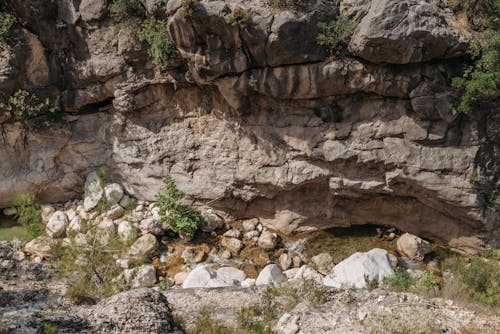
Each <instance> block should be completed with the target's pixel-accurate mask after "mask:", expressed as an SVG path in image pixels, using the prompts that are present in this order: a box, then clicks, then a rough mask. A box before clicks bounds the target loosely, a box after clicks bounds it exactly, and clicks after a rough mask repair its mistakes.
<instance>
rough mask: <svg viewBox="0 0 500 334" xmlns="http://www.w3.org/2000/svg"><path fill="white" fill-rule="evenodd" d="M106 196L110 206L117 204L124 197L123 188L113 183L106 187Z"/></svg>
mask: <svg viewBox="0 0 500 334" xmlns="http://www.w3.org/2000/svg"><path fill="white" fill-rule="evenodd" d="M104 194H105V195H106V202H107V203H108V204H110V205H113V204H117V203H118V202H120V200H121V199H122V197H123V188H122V186H121V185H119V184H118V183H111V184H108V185H107V186H106V187H104Z"/></svg>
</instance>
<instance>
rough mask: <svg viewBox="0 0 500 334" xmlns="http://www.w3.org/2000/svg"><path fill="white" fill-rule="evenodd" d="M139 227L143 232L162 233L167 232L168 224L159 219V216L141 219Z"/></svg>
mask: <svg viewBox="0 0 500 334" xmlns="http://www.w3.org/2000/svg"><path fill="white" fill-rule="evenodd" d="M139 227H140V229H141V231H142V232H143V233H151V234H154V235H162V234H163V233H165V231H166V230H167V227H168V226H166V225H165V224H163V223H162V222H161V220H159V219H157V218H152V217H150V218H146V219H143V220H141V223H140V225H139Z"/></svg>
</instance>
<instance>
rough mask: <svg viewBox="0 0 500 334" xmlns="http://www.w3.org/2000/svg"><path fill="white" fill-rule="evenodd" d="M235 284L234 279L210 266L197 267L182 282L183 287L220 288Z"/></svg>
mask: <svg viewBox="0 0 500 334" xmlns="http://www.w3.org/2000/svg"><path fill="white" fill-rule="evenodd" d="M233 285H235V284H234V280H233V279H231V278H229V277H227V276H226V275H224V274H223V273H222V272H218V271H215V270H213V269H211V268H210V267H208V266H199V267H196V268H195V269H194V270H193V271H191V272H190V273H189V275H188V276H187V277H186V279H185V280H184V282H183V283H182V287H183V288H219V287H225V286H233Z"/></svg>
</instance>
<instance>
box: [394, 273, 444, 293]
mask: <svg viewBox="0 0 500 334" xmlns="http://www.w3.org/2000/svg"><path fill="white" fill-rule="evenodd" d="M384 284H386V285H387V286H388V287H389V288H390V289H392V290H395V291H400V292H402V291H411V292H415V293H419V294H424V295H425V294H428V293H429V292H431V291H434V289H435V288H436V287H437V283H436V278H435V277H434V274H433V273H432V272H430V271H425V272H424V274H423V275H422V277H420V278H419V279H415V278H413V277H412V276H411V275H410V273H408V271H406V269H404V268H401V267H396V268H395V269H394V275H393V276H389V277H384Z"/></svg>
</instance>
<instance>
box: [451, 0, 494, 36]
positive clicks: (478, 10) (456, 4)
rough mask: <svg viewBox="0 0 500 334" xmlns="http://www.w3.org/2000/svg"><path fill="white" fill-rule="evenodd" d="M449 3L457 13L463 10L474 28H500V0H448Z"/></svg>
mask: <svg viewBox="0 0 500 334" xmlns="http://www.w3.org/2000/svg"><path fill="white" fill-rule="evenodd" d="M448 5H449V7H450V8H451V9H452V10H453V11H454V12H455V13H458V12H463V13H464V14H465V16H466V17H467V20H468V22H469V24H470V25H471V26H472V27H473V28H474V29H479V30H483V29H486V28H495V26H496V28H498V25H499V18H500V1H498V0H448Z"/></svg>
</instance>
